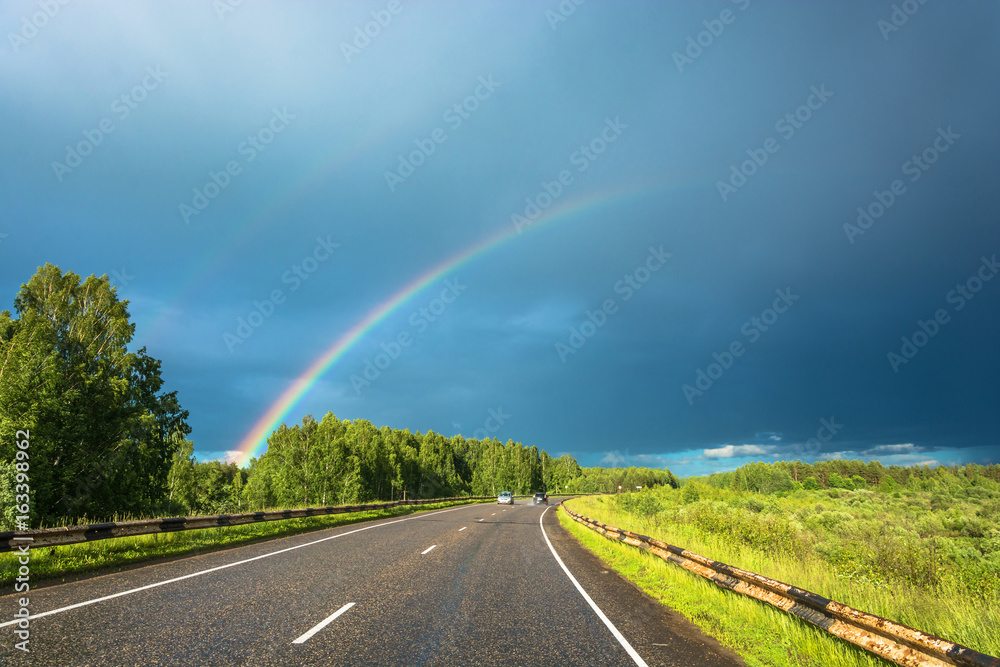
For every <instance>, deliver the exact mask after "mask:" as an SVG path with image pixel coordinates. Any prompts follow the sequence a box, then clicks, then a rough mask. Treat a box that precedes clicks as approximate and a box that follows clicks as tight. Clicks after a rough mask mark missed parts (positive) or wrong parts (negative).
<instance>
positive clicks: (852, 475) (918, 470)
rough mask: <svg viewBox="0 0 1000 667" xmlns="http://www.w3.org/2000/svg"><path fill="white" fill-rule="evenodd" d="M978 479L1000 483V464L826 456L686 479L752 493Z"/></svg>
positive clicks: (922, 487) (913, 486)
mask: <svg viewBox="0 0 1000 667" xmlns="http://www.w3.org/2000/svg"><path fill="white" fill-rule="evenodd" d="M978 479H989V480H993V481H994V482H998V483H1000V465H986V466H984V465H979V464H977V463H968V464H965V465H960V466H943V465H942V466H935V467H933V468H932V467H930V466H898V465H892V466H888V467H886V466H884V465H882V463H880V462H879V461H869V462H865V461H857V460H852V461H844V460H838V459H834V460H829V461H817V462H816V463H803V462H802V461H776V462H773V463H748V464H746V465H743V466H740V467H739V468H737V469H736V470H734V471H732V472H723V473H715V474H713V475H710V476H708V477H691V478H688V479H687V480H686V481H685V483H688V482H692V481H699V482H703V483H706V484H708V485H710V486H714V487H716V488H732V489H733V490H734V491H753V492H756V493H766V494H770V493H784V492H790V491H795V490H797V489H806V490H815V489H846V490H854V489H864V488H878V489H879V490H881V491H895V490H896V489H898V488H907V489H910V490H914V491H929V490H933V489H934V488H937V487H938V486H940V485H941V484H944V485H945V486H952V485H955V484H958V485H960V486H967V485H970V484H971V485H973V486H975V481H976V480H978Z"/></svg>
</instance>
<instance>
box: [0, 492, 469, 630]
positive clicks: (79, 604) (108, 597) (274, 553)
mask: <svg viewBox="0 0 1000 667" xmlns="http://www.w3.org/2000/svg"><path fill="white" fill-rule="evenodd" d="M466 507H469V505H462V506H461V507H452V508H451V509H446V510H438V511H436V512H430V513H429V514H418V515H416V516H409V517H406V518H405V519H396V520H395V521H386V522H385V523H377V524H375V525H374V526H365V527H364V528H358V529H356V530H350V531H348V532H346V533H337V534H336V535H331V536H330V537H324V538H323V539H320V540H315V541H314V542H306V543H305V544H297V545H295V546H294V547H288V548H287V549H280V550H278V551H272V552H271V553H267V554H261V555H260V556H254V557H253V558H247V559H245V560H240V561H236V562H235V563H227V564H226V565H219V566H218V567H212V568H209V569H207V570H202V571H201V572H192V573H191V574H185V575H184V576H182V577H174V578H173V579H167V580H166V581H158V582H156V583H155V584H148V585H146V586H140V587H139V588H133V589H131V590H127V591H122V592H120V593H113V594H112V595H105V596H104V597H100V598H94V599H93V600H87V601H86V602H77V603H76V604H71V605H68V606H66V607H60V608H59V609H52V610H51V611H43V612H41V613H40V614H32V615H31V616H28V617H27V618H28V619H29V620H32V621H33V620H35V619H36V618H42V617H44V616H51V615H52V614H59V613H61V612H64V611H70V610H72V609H77V608H79V607H86V606H87V605H92V604H95V603H97V602H104V601H106V600H113V599H115V598H120V597H122V596H124V595H131V594H132V593H138V592H140V591H146V590H149V589H150V588H157V587H158V586H166V585H167V584H172V583H175V582H177V581H183V580H185V579H191V578H192V577H199V576H201V575H203V574H208V573H209V572H218V571H219V570H225V569H226V568H230V567H235V566H237V565H243V564H244V563H251V562H253V561H255V560H260V559H262V558H269V557H271V556H277V555H278V554H283V553H285V552H287V551H294V550H296V549H301V548H302V547H310V546H312V545H314V544H319V543H320V542H326V541H328V540H335V539H337V538H338V537H345V536H347V535H353V534H354V533H360V532H363V531H366V530H371V529H372V528H380V527H382V526H389V525H392V524H394V523H402V522H404V521H411V520H413V519H420V518H422V517H425V516H433V515H435V514H443V513H445V512H454V511H455V510H460V509H464V508H466ZM18 622H20V621H19V620H17V619H15V620H13V621H7V622H5V623H0V628H4V627H7V626H8V625H14V624H15V623H18Z"/></svg>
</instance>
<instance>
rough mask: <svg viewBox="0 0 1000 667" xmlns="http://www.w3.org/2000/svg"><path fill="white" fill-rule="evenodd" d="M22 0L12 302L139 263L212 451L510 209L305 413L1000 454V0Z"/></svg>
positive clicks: (9, 65)
mask: <svg viewBox="0 0 1000 667" xmlns="http://www.w3.org/2000/svg"><path fill="white" fill-rule="evenodd" d="M894 7H898V10H897V9H894ZM230 10H231V11H230ZM46 11H48V14H47V13H46ZM907 12H909V13H907ZM49 14H51V16H50V15H49ZM0 27H2V28H3V32H4V34H5V39H4V43H3V45H2V49H0V85H2V87H3V93H4V94H3V95H2V97H0V121H2V124H3V155H4V158H5V159H4V160H3V161H2V162H0V174H2V183H3V192H4V204H5V205H4V213H3V216H2V218H0V308H10V307H11V306H12V303H13V298H14V295H15V294H16V292H17V289H18V287H19V286H20V284H21V283H22V282H25V281H27V279H28V278H29V277H30V276H31V275H32V273H33V272H34V271H35V269H36V267H38V266H39V265H41V264H43V263H45V262H52V263H55V264H57V265H59V266H60V267H61V268H62V269H64V270H71V271H74V272H76V273H78V274H82V275H89V274H91V273H96V274H98V275H101V274H108V275H109V276H111V277H112V278H113V279H114V281H115V283H116V284H117V285H118V286H119V287H118V289H119V294H120V296H121V297H123V298H126V299H128V300H129V301H130V302H131V305H130V312H131V315H132V318H133V321H134V322H135V323H136V325H137V329H136V339H135V341H134V343H135V346H136V347H138V346H141V345H145V346H146V347H147V349H148V352H149V353H150V354H151V355H152V356H154V357H156V358H159V359H161V360H162V361H163V376H164V378H165V380H166V382H167V388H168V389H170V390H177V391H178V392H179V397H180V400H181V402H182V405H183V406H184V407H185V408H187V409H188V410H190V412H191V418H190V423H191V425H192V427H193V433H192V435H191V437H192V439H193V440H194V442H195V448H196V452H197V453H198V455H199V457H201V458H203V459H207V458H223V457H226V456H227V452H232V450H234V449H235V448H236V446H237V444H238V443H239V441H240V440H241V438H242V437H243V436H244V434H245V433H246V432H247V430H248V429H249V428H250V427H251V426H252V424H253V423H254V422H255V421H256V420H257V419H258V418H259V417H260V416H261V415H262V414H263V412H264V411H265V410H266V409H267V408H268V406H269V405H271V404H272V403H273V402H274V401H275V400H276V399H277V398H278V396H279V395H280V394H281V393H282V392H284V391H285V390H286V388H287V387H288V386H289V385H290V383H291V382H293V381H294V380H295V378H296V377H298V376H300V375H301V374H302V373H303V372H304V371H305V370H306V369H307V368H308V367H309V365H310V364H311V363H312V362H313V361H314V360H315V359H316V358H318V357H319V356H320V355H321V354H322V353H323V352H324V350H326V349H327V348H329V346H330V345H331V344H332V343H333V342H334V341H336V340H337V339H338V338H340V337H341V336H342V335H344V334H345V332H348V331H349V330H351V328H352V327H354V326H356V325H357V324H358V323H359V322H360V321H361V320H362V319H363V318H364V317H365V316H366V314H368V313H369V312H370V311H371V310H372V309H373V308H376V307H377V306H379V305H380V304H382V303H384V302H386V301H387V300H388V299H390V298H391V297H392V296H393V295H394V294H397V293H399V292H400V290H402V289H404V288H405V287H406V286H407V285H410V284H412V283H413V282H414V281H415V280H417V279H418V278H419V277H420V276H421V275H424V274H425V273H426V272H428V271H430V270H432V269H433V268H434V267H437V266H440V265H442V263H445V262H447V261H448V260H449V259H451V258H455V257H457V256H460V255H461V254H462V253H463V252H465V251H467V250H468V249H469V248H472V247H474V246H475V245H476V244H478V243H481V242H483V241H484V240H486V239H489V238H490V237H493V236H495V235H497V234H502V233H503V232H505V231H511V232H513V236H512V237H511V238H510V239H509V240H508V241H507V242H505V243H501V244H497V245H496V246H495V247H493V248H492V249H489V250H487V251H484V252H481V253H479V254H477V255H476V256H474V257H473V258H471V259H470V260H469V261H466V262H464V263H462V264H459V265H458V266H456V267H455V268H454V270H452V271H449V272H447V273H445V274H444V275H442V276H441V277H440V279H436V280H434V281H432V283H431V284H430V285H428V286H427V287H426V288H425V289H423V290H421V291H419V292H417V293H416V294H414V295H413V296H412V297H411V298H409V299H408V300H406V301H405V302H403V303H402V304H401V305H400V306H399V307H398V308H396V309H395V310H393V311H392V312H391V313H389V314H388V316H386V317H385V318H383V319H381V320H380V321H379V323H378V324H376V325H375V326H373V327H371V328H370V329H369V330H368V331H366V333H365V335H363V336H362V337H361V338H360V339H359V340H358V342H357V343H356V344H355V345H354V346H353V347H351V348H350V349H349V350H348V351H347V352H346V353H345V354H344V355H343V356H342V357H341V358H340V359H339V360H338V361H337V363H335V364H334V365H333V366H332V367H331V368H330V369H329V370H328V371H327V372H326V373H325V374H324V375H323V376H322V377H321V379H320V381H319V382H318V383H317V384H316V385H315V387H314V388H313V389H312V391H310V392H309V393H308V394H307V395H306V396H305V397H304V399H303V400H302V401H301V402H300V403H299V404H297V405H296V406H295V407H294V408H293V410H292V415H291V421H298V420H299V419H300V418H301V416H302V415H304V414H306V413H312V414H314V415H316V416H321V415H322V414H324V413H326V412H327V411H332V412H333V413H335V414H336V415H337V416H339V417H341V418H344V419H358V418H363V419H368V420H371V421H372V422H374V423H375V424H376V425H383V424H387V425H390V426H393V427H396V428H409V429H411V430H420V431H426V430H428V429H433V430H435V431H438V432H440V433H444V434H445V435H452V434H455V433H459V432H461V433H463V434H465V435H467V436H472V435H473V434H474V433H476V432H477V430H478V431H479V434H480V435H482V434H483V433H489V434H490V435H495V436H496V437H498V438H500V439H501V440H504V441H506V440H507V439H509V438H510V439H514V440H519V441H521V442H523V443H525V444H527V445H537V446H539V447H540V448H543V449H545V450H547V451H548V452H549V453H551V454H553V455H558V454H561V453H567V452H568V453H571V454H573V455H574V456H576V457H577V458H578V459H579V460H580V462H581V463H582V464H584V465H596V464H599V463H603V464H604V465H626V464H635V465H653V466H662V465H668V466H669V467H670V468H671V469H672V470H674V471H675V472H677V473H678V474H680V475H682V476H686V475H691V474H703V473H707V472H711V471H715V470H728V469H732V468H734V467H735V466H737V465H740V464H742V463H744V462H746V461H748V460H774V459H775V458H802V459H803V460H809V461H812V460H816V459H823V458H862V459H874V458H877V459H879V460H881V461H883V462H884V463H886V464H891V463H899V464H914V463H923V462H941V463H952V462H966V461H977V462H997V461H998V460H1000V455H998V447H997V445H998V437H997V427H996V415H997V402H998V401H997V399H998V396H1000V390H998V384H997V377H998V376H1000V359H998V354H997V343H996V341H997V330H998V324H1000V308H998V305H1000V279H997V280H994V279H993V278H995V277H996V274H997V272H998V271H1000V266H998V265H997V264H996V258H997V255H998V254H1000V226H998V221H1000V203H998V200H997V197H996V194H997V192H998V191H1000V189H998V187H997V185H998V184H997V177H998V174H1000V165H998V163H997V157H998V155H1000V130H998V123H997V119H998V118H1000V93H998V90H1000V68H998V66H997V65H998V62H1000V7H998V6H997V5H996V3H989V2H962V3H945V2H928V3H926V4H922V5H921V4H919V3H917V2H916V1H915V0H911V1H910V2H903V3H895V4H894V3H891V2H845V3H824V4H820V3H794V4H793V3H772V4H766V3H763V2H757V1H756V0H740V1H739V2H730V1H728V0H726V1H723V0H719V1H716V2H706V3H701V4H695V3H663V2H656V3H653V2H630V3H622V2H614V3H612V2H598V1H595V0H588V1H587V2H585V3H583V4H581V5H579V6H577V5H575V4H574V3H573V2H572V1H571V0H564V2H562V3H559V2H556V1H555V0H553V1H551V2H503V3H501V2H491V3H486V2H477V3H459V2H450V3H436V2H421V3H413V4H410V3H408V2H405V1H404V0H399V1H398V2H395V1H394V2H365V3H351V4H347V3H336V4H334V3H321V2H296V3H278V2H270V3H268V2H254V3H250V2H244V3H243V4H242V5H239V6H237V7H230V6H229V5H228V4H227V3H226V0H219V1H218V2H214V3H213V2H207V1H206V2H177V3H153V2H130V3H127V4H126V3H110V2H106V3H99V2H90V3H70V4H69V5H67V6H62V5H59V4H58V3H57V2H55V1H54V0H53V2H51V3H46V2H37V1H36V2H25V1H20V0H17V1H11V2H5V3H3V5H2V7H0ZM366 30H367V32H368V35H366V34H365V31H366ZM534 206H538V207H539V209H545V210H544V211H541V210H540V211H539V212H540V214H541V216H542V217H541V218H540V220H539V222H537V223H535V222H531V220H530V219H531V218H533V217H535V213H536V211H535V210H534V208H533V207H534ZM859 209H860V210H859ZM556 210H559V211H561V214H560V215H552V211H556ZM518 216H520V217H518ZM525 222H530V223H531V224H527V225H526V227H525V229H523V230H522V233H519V234H518V233H516V229H515V228H516V227H517V226H518V225H519V224H520V225H522V226H523V225H524V224H525ZM668 255H669V256H668ZM446 279H448V280H452V281H457V283H458V284H459V285H461V286H462V288H461V289H458V290H453V291H452V292H449V293H448V296H449V298H450V299H452V301H451V303H445V301H436V299H440V298H441V294H442V291H443V290H446V289H448V288H447V286H446V284H445V282H444V281H445V280H446ZM276 290H278V291H280V295H279V299H278V302H277V303H273V304H269V303H267V302H269V301H271V299H272V297H273V296H274V293H275V291H276ZM421 309H424V311H423V312H421ZM255 311H256V312H257V313H259V314H257V315H254V314H253V313H254V312H255ZM588 313H589V315H588ZM241 318H242V320H241ZM432 318H433V320H432ZM241 321H242V322H246V323H247V324H241ZM598 324H599V325H600V326H598ZM401 334H403V335H404V339H405V340H409V341H410V344H409V345H407V346H405V347H401V348H400V349H399V350H398V355H396V358H394V359H391V363H388V364H385V362H386V360H387V358H386V357H383V358H381V361H382V363H383V365H385V366H386V367H385V368H384V369H383V370H382V371H381V373H380V375H379V376H378V377H377V378H376V379H375V380H374V381H372V383H371V384H370V385H363V384H360V383H358V382H357V381H356V380H355V382H352V376H357V377H363V374H364V371H365V368H366V362H367V361H370V362H373V363H374V361H375V360H376V359H377V355H379V353H380V352H382V351H383V350H385V349H389V350H393V351H395V348H394V347H393V345H392V344H391V341H394V340H398V338H399V336H400V335H401ZM407 335H409V336H410V338H409V339H407V338H406V336H407ZM904 339H905V340H904ZM370 375H371V373H370ZM491 411H492V412H491ZM498 415H499V418H498V417H497V416H498ZM500 422H502V423H500Z"/></svg>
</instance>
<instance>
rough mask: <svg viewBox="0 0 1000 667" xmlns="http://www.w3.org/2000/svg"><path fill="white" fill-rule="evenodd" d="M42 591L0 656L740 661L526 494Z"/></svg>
mask: <svg viewBox="0 0 1000 667" xmlns="http://www.w3.org/2000/svg"><path fill="white" fill-rule="evenodd" d="M552 502H553V504H555V503H556V502H557V500H556V499H553V501H552ZM550 545H551V546H550ZM556 555H558V557H559V558H558V559H557V558H556ZM560 561H561V562H562V564H560ZM564 568H565V569H564ZM570 575H572V577H573V579H575V580H576V581H577V582H578V585H577V584H576V583H574V580H573V579H571V577H570ZM578 586H579V587H578ZM136 589H142V590H136ZM581 589H582V590H583V591H585V592H586V594H588V595H589V597H590V598H591V600H592V603H591V602H588V600H587V598H585V597H584V594H583V593H581ZM30 602H31V604H30V608H31V611H32V613H33V614H36V615H37V617H33V619H32V620H31V625H30V633H31V636H30V648H31V653H30V654H25V653H23V652H21V651H18V650H15V649H14V642H15V641H17V640H16V639H14V637H13V628H12V627H11V625H10V621H7V620H6V619H11V618H12V617H13V613H14V611H15V610H16V596H14V595H8V596H4V597H0V615H2V617H0V638H2V639H0V664H3V665H17V664H26V665H28V664H30V665H59V666H60V667H63V666H68V665H129V666H131V665H170V666H176V665H197V666H198V667H202V666H205V665H296V666H301V665H324V666H326V665H407V666H408V665H503V666H504V667H511V666H515V665H586V666H588V667H591V666H594V665H602V666H604V665H623V666H624V665H642V664H648V665H684V666H686V667H690V666H701V665H704V666H706V667H722V666H730V665H742V664H743V663H742V661H740V660H739V658H738V657H736V656H735V655H734V654H732V653H731V652H730V651H729V650H728V649H725V648H723V647H721V646H720V645H719V644H718V643H717V642H716V641H715V640H713V639H711V638H709V637H707V636H705V635H704V634H702V633H701V631H700V630H699V629H698V628H697V627H695V626H693V625H692V624H690V623H689V622H688V621H686V620H685V619H684V618H683V617H681V616H680V615H678V614H676V613H675V612H673V611H671V610H669V609H666V608H664V607H663V606H662V605H660V604H658V603H657V602H655V601H653V600H651V599H650V598H648V597H647V596H645V595H644V594H643V593H641V592H640V591H639V590H638V589H637V588H635V587H634V586H633V585H632V584H630V583H628V582H627V581H625V580H623V579H621V578H619V577H618V576H617V575H616V574H615V573H613V572H609V571H608V570H607V569H605V568H604V567H603V565H602V563H601V562H600V561H599V560H598V559H597V558H596V557H594V556H593V555H592V554H590V552H588V551H586V550H585V549H583V548H582V547H581V546H579V544H578V543H577V542H576V541H575V540H574V539H573V537H572V536H570V535H569V533H567V532H566V531H565V529H563V528H562V527H561V526H560V525H559V522H558V519H557V517H556V509H555V507H546V506H544V505H541V506H534V505H532V504H531V503H530V501H520V500H519V501H518V502H517V504H515V505H514V506H512V507H507V506H500V505H496V504H480V505H465V506H461V507H457V508H450V509H446V510H439V511H434V512H426V513H420V514H415V515H410V516H406V517H400V518H394V519H383V520H378V521H372V522H367V523H362V524H353V525H348V526H340V527H337V528H331V529H328V530H323V531H317V532H312V533H307V534H302V535H296V536H293V537H287V538H282V539H279V540H271V541H267V542H261V543H257V544H251V545H246V546H242V547H238V548H233V549H227V550H225V551H218V552H213V553H208V554H203V555H199V556H193V557H190V558H183V559H179V560H174V561H170V562H164V563H158V564H155V565H149V566H145V567H137V568H135V569H132V570H129V571H127V572H119V573H115V574H110V575H105V576H99V577H93V578H90V579H84V580H81V581H75V582H72V583H66V584H61V585H56V586H50V587H47V588H41V589H35V590H32V591H31V592H30ZM67 607H68V608H67ZM598 610H599V611H600V613H599V612H598ZM46 612H48V613H46ZM602 615H603V616H604V617H605V618H606V619H607V622H605V620H604V619H602V617H601V616H602Z"/></svg>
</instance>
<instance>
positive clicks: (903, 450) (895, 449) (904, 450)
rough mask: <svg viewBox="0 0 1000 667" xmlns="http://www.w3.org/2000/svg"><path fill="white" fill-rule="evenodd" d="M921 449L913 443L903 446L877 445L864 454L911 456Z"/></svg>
mask: <svg viewBox="0 0 1000 667" xmlns="http://www.w3.org/2000/svg"><path fill="white" fill-rule="evenodd" d="M918 451H920V449H919V448H917V447H914V446H913V443H912V442H908V443H906V444H903V445H877V446H875V447H872V448H871V449H868V450H866V451H865V452H863V453H864V454H909V453H911V452H918Z"/></svg>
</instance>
